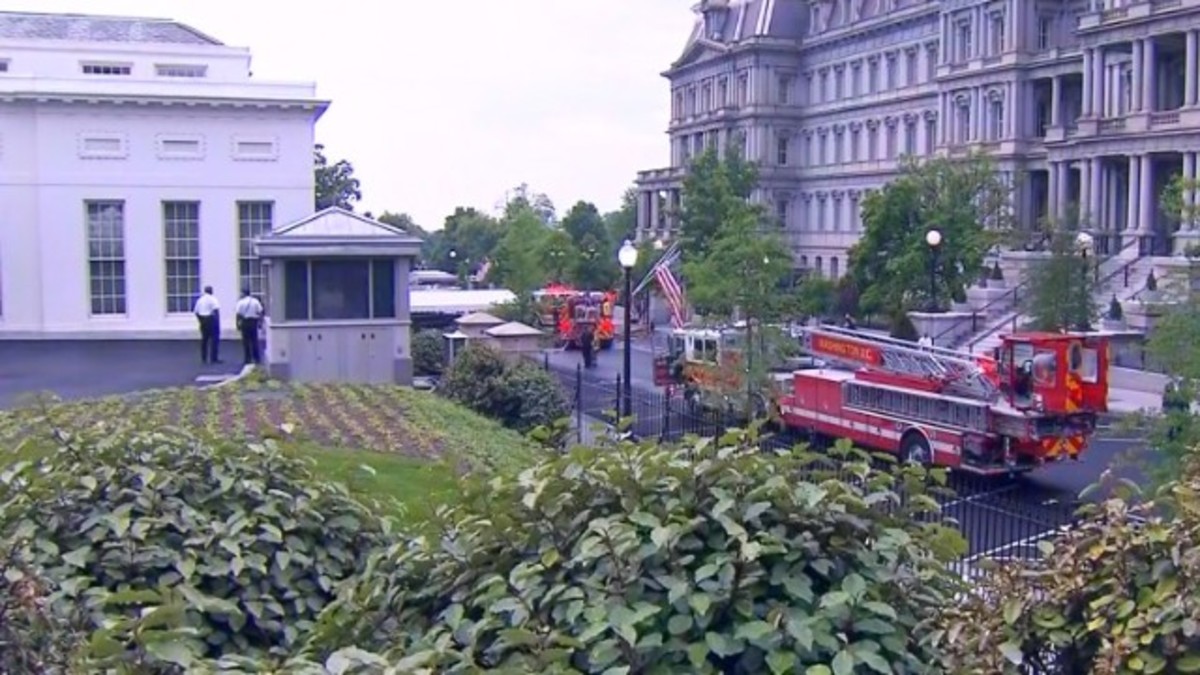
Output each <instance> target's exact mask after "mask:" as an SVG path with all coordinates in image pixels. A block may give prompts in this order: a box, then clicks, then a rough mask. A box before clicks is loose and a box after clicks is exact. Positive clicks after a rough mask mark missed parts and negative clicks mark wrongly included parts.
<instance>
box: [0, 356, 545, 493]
mask: <svg viewBox="0 0 1200 675" xmlns="http://www.w3.org/2000/svg"><path fill="white" fill-rule="evenodd" d="M113 423H129V424H134V425H137V426H138V427H139V428H143V429H152V428H156V427H162V426H172V427H179V428H182V429H185V430H188V431H190V432H192V433H195V434H197V435H199V436H201V437H204V438H211V439H215V440H221V441H230V440H235V441H250V442H252V441H256V440H261V439H264V438H275V439H279V440H280V441H282V442H283V443H284V444H285V445H286V447H287V448H288V449H289V450H290V451H294V452H296V453H299V454H301V455H303V456H305V457H308V458H309V459H311V460H312V461H313V462H314V463H315V467H314V470H315V472H316V473H317V474H318V475H320V476H323V477H328V478H329V479H331V480H335V481H340V482H343V483H345V484H346V485H347V486H348V487H349V488H350V489H351V490H352V491H354V492H356V493H359V494H361V495H363V496H366V497H371V498H375V499H383V500H388V501H390V500H392V499H396V500H399V502H400V503H401V504H403V505H405V506H406V507H407V512H408V513H413V514H416V515H421V514H423V513H425V512H427V510H428V509H429V508H430V507H431V505H432V504H433V503H436V501H438V500H437V499H436V498H437V496H438V495H440V494H443V493H445V492H447V491H449V490H452V489H453V488H454V485H455V473H456V471H461V470H465V469H467V468H472V467H481V466H506V465H507V466H511V465H514V464H520V463H523V462H525V461H526V460H527V459H529V457H530V456H531V455H532V453H533V452H535V448H534V447H533V445H532V444H531V443H530V442H529V441H528V440H526V439H524V438H523V437H521V436H520V435H519V434H517V433H515V432H513V431H510V430H508V429H505V428H504V427H502V426H500V425H499V424H497V423H495V422H492V421H491V420H488V419H485V418H483V417H481V416H479V415H477V414H475V413H474V412H471V411H470V410H467V409H465V408H462V407H460V406H458V405H456V404H454V403H452V402H450V401H447V400H445V399H443V398H440V397H438V396H436V395H434V394H431V393H427V392H419V391H414V390H412V389H407V388H403V387H395V386H381V385H341V384H284V383H280V382H274V381H263V380H255V379H248V380H245V381H241V382H237V383H234V384H230V385H227V386H224V387H218V388H213V389H196V388H180V389H167V390H158V391H151V392H143V393H140V394H137V395H131V396H113V397H106V398H101V399H93V400H83V401H71V402H61V401H55V400H52V399H47V398H40V399H37V400H30V401H28V402H27V403H26V405H24V406H23V407H20V408H16V409H13V410H5V411H0V447H3V448H8V449H10V450H12V449H16V448H18V447H19V446H22V442H23V441H32V442H31V443H26V444H24V450H23V451H21V452H20V453H19V454H20V455H23V456H25V457H28V456H29V455H30V454H36V453H38V452H44V451H45V449H46V448H48V447H50V445H49V442H50V434H51V433H52V431H53V430H55V429H62V430H66V431H71V430H79V429H87V428H91V427H94V426H96V425H99V424H113ZM13 457H15V455H13ZM0 464H7V462H0ZM364 467H365V468H364Z"/></svg>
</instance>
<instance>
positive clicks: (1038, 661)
mask: <svg viewBox="0 0 1200 675" xmlns="http://www.w3.org/2000/svg"><path fill="white" fill-rule="evenodd" d="M1185 475H1186V476H1187V477H1186V478H1184V479H1182V480H1179V481H1177V482H1175V483H1172V484H1171V485H1169V486H1168V487H1167V489H1166V490H1164V491H1162V492H1161V493H1160V495H1161V496H1160V499H1159V501H1158V503H1154V502H1153V501H1151V502H1143V503H1142V504H1140V505H1133V504H1132V503H1131V502H1132V501H1133V500H1132V499H1129V495H1122V494H1120V492H1122V491H1124V492H1127V493H1130V494H1134V493H1136V490H1128V489H1125V490H1118V494H1116V495H1115V496H1113V497H1110V498H1108V499H1105V500H1103V501H1102V502H1100V503H1097V504H1090V505H1088V506H1087V507H1085V508H1084V509H1083V510H1081V513H1080V515H1081V518H1082V521H1081V522H1079V523H1076V524H1073V525H1072V526H1071V527H1070V528H1069V529H1067V530H1065V531H1064V532H1063V533H1061V534H1059V535H1058V536H1057V537H1055V538H1054V539H1051V540H1048V541H1045V542H1042V543H1041V544H1039V545H1038V546H1039V548H1041V549H1042V553H1043V554H1044V556H1045V557H1044V558H1043V559H1042V560H1034V561H1026V562H1024V563H1021V564H1009V565H1004V566H1000V567H998V568H997V569H994V570H993V571H992V572H991V573H990V574H987V575H985V576H984V578H983V579H981V580H980V584H979V588H978V589H977V592H976V593H973V594H971V595H970V596H969V600H968V601H967V602H966V603H963V604H956V605H953V606H949V607H947V608H946V611H945V613H944V614H943V616H942V617H941V619H940V620H939V626H938V628H937V629H936V630H934V631H933V632H932V633H931V635H932V636H933V637H934V638H935V639H936V641H937V642H938V644H939V646H940V648H941V649H942V650H943V651H944V657H943V658H944V662H943V663H944V667H945V669H946V672H949V673H996V674H997V675H1008V674H1010V673H1011V674H1012V675H1017V674H1018V673H1106V674H1107V673H1113V674H1116V673H1197V672H1200V473H1198V472H1197V471H1196V470H1195V467H1194V466H1193V467H1192V469H1191V471H1190V472H1185ZM1123 482H1124V483H1125V484H1126V488H1127V487H1128V485H1131V484H1130V483H1128V481H1123ZM1084 497H1085V498H1086V497H1087V495H1084ZM1163 507H1166V509H1165V511H1167V512H1169V513H1170V515H1169V516H1164V508H1163Z"/></svg>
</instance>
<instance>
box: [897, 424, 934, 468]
mask: <svg viewBox="0 0 1200 675" xmlns="http://www.w3.org/2000/svg"><path fill="white" fill-rule="evenodd" d="M900 459H902V460H903V461H905V462H909V463H911V464H920V465H922V466H933V448H931V447H930V445H929V439H927V438H925V434H923V433H921V432H919V431H916V430H912V431H909V432H908V433H906V434H904V437H903V438H901V439H900Z"/></svg>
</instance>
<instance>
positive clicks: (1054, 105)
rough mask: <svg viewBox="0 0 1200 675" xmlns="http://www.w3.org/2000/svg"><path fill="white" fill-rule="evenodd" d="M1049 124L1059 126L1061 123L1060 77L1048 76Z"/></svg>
mask: <svg viewBox="0 0 1200 675" xmlns="http://www.w3.org/2000/svg"><path fill="white" fill-rule="evenodd" d="M1050 126H1052V127H1061V126H1064V125H1063V123H1062V78H1061V77H1059V76H1058V75H1055V76H1054V77H1052V78H1050Z"/></svg>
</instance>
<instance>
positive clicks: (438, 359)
mask: <svg viewBox="0 0 1200 675" xmlns="http://www.w3.org/2000/svg"><path fill="white" fill-rule="evenodd" d="M412 358H413V370H415V371H416V373H417V374H418V375H441V374H442V370H443V369H444V368H445V367H446V340H445V338H443V337H442V332H441V331H439V330H435V329H432V328H431V329H426V330H423V331H418V332H417V333H416V334H415V335H413V338H412Z"/></svg>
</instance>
